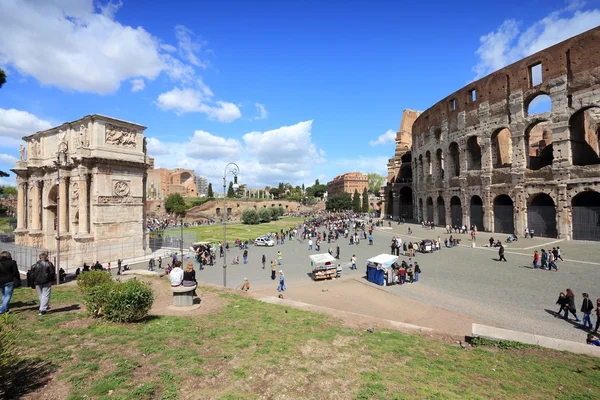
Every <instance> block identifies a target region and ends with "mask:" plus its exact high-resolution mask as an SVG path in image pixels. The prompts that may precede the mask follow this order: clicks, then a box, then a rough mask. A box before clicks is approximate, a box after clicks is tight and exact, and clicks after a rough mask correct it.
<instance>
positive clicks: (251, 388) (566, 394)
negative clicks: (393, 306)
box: [12, 283, 600, 399]
mask: <svg viewBox="0 0 600 400" xmlns="http://www.w3.org/2000/svg"><path fill="white" fill-rule="evenodd" d="M165 284H166V283H165ZM214 290H215V289H208V288H203V289H202V293H206V292H207V291H214ZM220 296H221V298H222V299H223V302H224V303H225V306H224V308H223V309H222V311H220V312H218V313H215V314H210V315H205V316H199V317H194V318H191V317H152V318H150V319H148V320H147V321H146V322H144V323H139V324H134V325H120V324H112V323H106V322H101V321H90V320H88V319H87V318H85V315H83V314H82V313H81V312H60V313H51V314H48V315H46V316H44V317H43V318H39V317H37V315H35V311H34V310H32V311H24V312H15V313H13V315H12V318H13V319H14V320H15V321H16V323H17V325H18V326H19V327H20V328H22V329H21V332H20V341H21V344H22V347H23V349H22V350H23V351H22V354H24V355H28V356H30V357H32V356H39V357H42V359H46V360H50V361H51V362H52V363H53V366H54V368H56V369H57V374H56V376H55V378H54V379H58V380H60V382H61V384H62V385H66V388H67V392H70V393H71V394H70V397H68V398H69V399H83V398H109V397H108V393H109V392H110V391H112V392H110V393H111V395H110V398H111V399H114V398H121V399H154V398H162V399H186V398H216V399H239V398H247V399H254V398H265V397H266V398H283V396H284V395H285V398H297V399H321V398H343V399H350V398H355V399H371V398H373V399H413V398H431V399H465V398H473V399H477V398H486V399H487V398H497V399H506V398H510V399H548V398H562V399H597V398H600V361H598V360H596V359H592V358H589V357H585V356H578V355H573V354H568V353H558V352H553V351H549V350H543V349H537V348H533V349H509V350H500V349H492V348H485V347H482V348H476V349H474V350H471V351H466V350H462V349H461V348H460V347H458V346H452V345H448V344H444V343H441V342H439V341H436V340H434V339H428V338H425V337H422V336H419V335H406V334H402V333H398V332H395V331H387V330H376V331H375V333H368V332H365V331H359V330H355V329H351V328H346V327H343V326H342V324H341V322H340V321H338V320H336V319H333V318H330V317H328V316H325V315H320V314H314V313H308V312H304V311H299V310H296V309H291V308H287V307H280V306H276V305H270V304H266V303H262V302H259V301H254V300H249V299H246V298H244V297H241V296H237V295H233V294H228V293H222V294H221V295H220ZM34 298H35V292H34V291H32V290H30V289H19V290H17V291H16V293H15V296H14V298H13V302H19V301H20V302H24V303H27V302H28V301H31V300H33V299H34ZM78 302H79V295H78V292H77V291H76V290H75V289H70V288H66V287H61V288H59V289H55V290H54V291H53V306H54V308H55V309H57V308H60V307H61V304H59V303H62V305H63V306H64V305H72V304H74V303H78ZM40 338H45V339H44V340H43V341H40ZM40 346H41V347H40ZM40 349H43V351H40ZM50 386H52V385H50ZM86 396H87V397H86Z"/></svg>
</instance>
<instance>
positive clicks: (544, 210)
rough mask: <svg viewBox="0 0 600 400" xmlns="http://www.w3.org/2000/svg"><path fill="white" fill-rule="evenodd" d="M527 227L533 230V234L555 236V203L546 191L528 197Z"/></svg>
mask: <svg viewBox="0 0 600 400" xmlns="http://www.w3.org/2000/svg"><path fill="white" fill-rule="evenodd" d="M527 227H528V228H529V229H530V230H531V229H533V230H534V232H535V236H543V237H549V238H555V237H556V236H557V235H558V232H557V230H556V205H555V203H554V200H552V197H550V196H549V195H548V194H546V193H537V194H534V195H532V196H531V197H530V201H529V204H528V206H527Z"/></svg>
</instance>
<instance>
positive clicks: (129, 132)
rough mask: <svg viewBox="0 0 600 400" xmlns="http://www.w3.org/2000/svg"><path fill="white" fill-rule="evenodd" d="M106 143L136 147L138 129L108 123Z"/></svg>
mask: <svg viewBox="0 0 600 400" xmlns="http://www.w3.org/2000/svg"><path fill="white" fill-rule="evenodd" d="M104 139H105V140H104V141H105V143H106V144H110V145H113V146H123V147H130V148H135V147H136V139H137V130H135V129H129V128H123V127H121V126H116V125H112V124H106V134H105V138H104Z"/></svg>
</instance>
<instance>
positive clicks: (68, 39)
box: [0, 0, 600, 187]
mask: <svg viewBox="0 0 600 400" xmlns="http://www.w3.org/2000/svg"><path fill="white" fill-rule="evenodd" d="M402 3H403V2H399V1H241V0H240V1H229V0H225V1H210V2H209V1H195V2H193V1H183V0H171V1H169V2H150V1H141V0H123V1H122V2H115V1H113V2H112V3H109V2H107V1H96V2H93V1H92V0H45V1H41V0H2V1H0V26H2V27H3V28H2V35H0V66H1V67H2V68H4V69H5V70H6V71H7V73H8V82H7V83H6V84H5V85H4V87H3V88H2V89H0V137H1V138H2V140H0V169H2V170H7V169H9V168H10V167H12V166H13V165H14V161H15V160H16V158H15V157H16V156H17V155H18V147H19V138H20V137H22V136H24V135H29V134H32V133H34V132H36V131H37V130H40V129H46V128H48V127H50V126H55V125H58V124H61V123H62V122H67V121H72V120H76V119H78V118H80V117H82V116H84V115H88V114H95V113H97V114H105V115H110V116H113V117H116V118H121V119H125V120H129V121H133V122H137V123H140V124H142V125H145V126H147V127H148V129H147V130H146V136H147V137H149V138H150V139H149V153H150V155H151V156H153V157H155V159H156V165H157V167H167V168H173V167H184V168H191V169H194V170H196V171H197V173H198V174H200V175H204V176H208V178H209V181H211V182H212V183H213V185H217V187H218V186H219V185H220V180H219V177H220V176H222V173H223V167H224V166H225V164H227V163H228V162H230V161H233V162H237V163H238V164H239V165H240V170H241V171H240V172H241V175H240V182H242V183H247V184H248V185H249V186H250V187H261V186H264V185H275V184H277V183H278V182H281V181H283V182H290V183H292V184H301V183H305V184H307V185H310V184H312V183H313V182H314V180H315V179H316V178H318V179H320V180H321V182H326V181H328V180H330V179H331V178H332V177H334V176H335V175H337V174H340V173H344V172H348V171H354V170H359V171H363V172H378V173H381V174H384V175H385V173H386V162H387V159H388V158H390V157H392V156H393V153H394V147H395V146H394V142H393V137H394V133H395V132H396V131H397V130H398V127H399V124H400V117H401V114H402V110H403V109H405V108H410V109H416V110H424V109H426V108H427V107H429V106H430V105H432V104H434V103H435V102H436V101H438V100H440V99H441V98H443V97H445V96H446V95H448V94H449V93H451V92H453V91H455V90H457V89H459V88H461V87H462V86H464V85H466V84H467V83H468V82H470V81H472V80H473V79H476V78H478V77H482V76H485V75H486V74H488V73H490V72H492V71H494V70H496V69H499V68H501V67H503V66H505V65H507V64H509V63H511V62H513V61H516V60H518V59H520V58H522V57H524V56H527V55H529V54H531V53H533V52H535V51H538V50H541V49H543V48H545V47H548V46H550V45H552V44H555V43H557V42H559V41H561V40H564V39H566V38H568V37H570V36H573V35H575V34H578V33H581V32H583V31H585V30H588V29H591V28H593V27H595V26H598V25H600V1H588V2H584V1H573V0H572V1H542V0H531V1H528V0H521V1H512V0H506V1H503V2H487V3H485V2H481V1H477V2H470V1H465V2H462V3H460V5H456V4H458V3H452V2H431V1H422V2H414V3H411V4H410V5H403V4H402ZM11 182H14V177H11V178H6V179H4V181H2V183H11Z"/></svg>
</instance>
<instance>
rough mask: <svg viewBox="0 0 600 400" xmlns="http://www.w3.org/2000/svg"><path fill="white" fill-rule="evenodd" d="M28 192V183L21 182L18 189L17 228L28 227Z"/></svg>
mask: <svg viewBox="0 0 600 400" xmlns="http://www.w3.org/2000/svg"><path fill="white" fill-rule="evenodd" d="M26 194H27V184H26V183H25V182H19V186H18V190H17V229H26V226H25V216H26V215H27V202H26V201H25V196H26Z"/></svg>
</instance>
